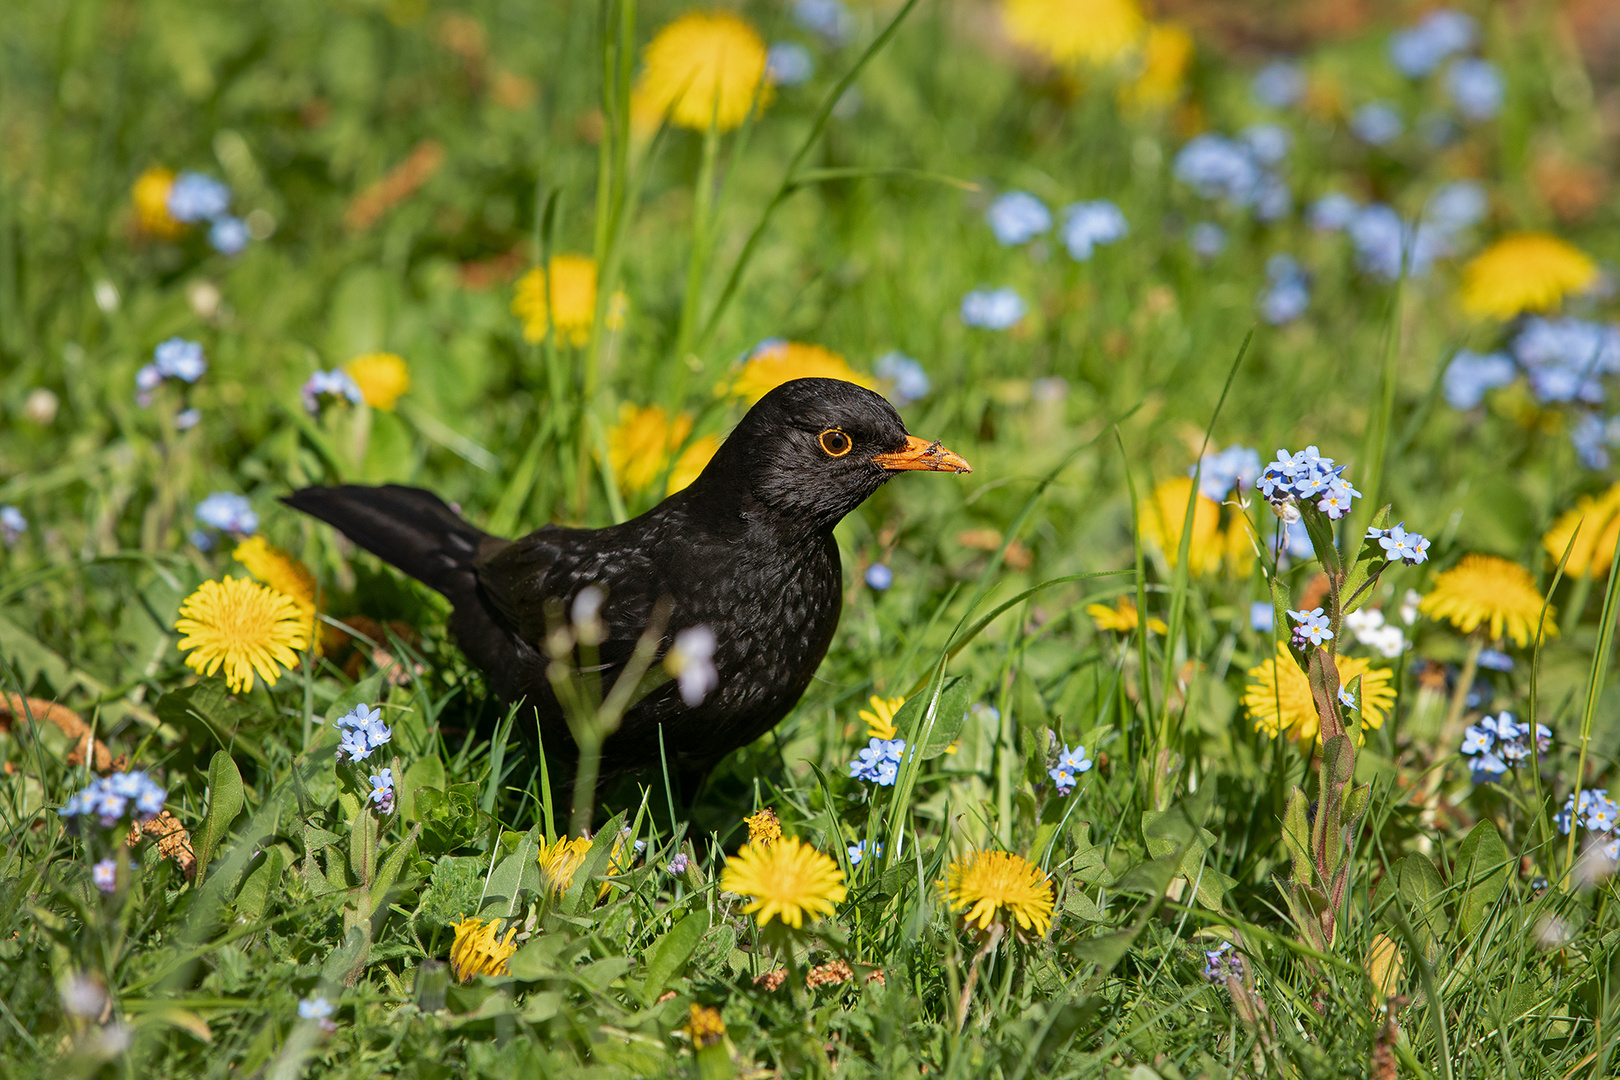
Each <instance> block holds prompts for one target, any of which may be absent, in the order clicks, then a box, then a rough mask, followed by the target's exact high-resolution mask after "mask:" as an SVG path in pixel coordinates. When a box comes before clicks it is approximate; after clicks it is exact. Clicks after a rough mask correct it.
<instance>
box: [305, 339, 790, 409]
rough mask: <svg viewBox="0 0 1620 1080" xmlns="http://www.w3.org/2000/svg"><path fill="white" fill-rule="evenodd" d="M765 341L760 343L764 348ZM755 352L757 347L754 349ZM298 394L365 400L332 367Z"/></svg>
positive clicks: (316, 404)
mask: <svg viewBox="0 0 1620 1080" xmlns="http://www.w3.org/2000/svg"><path fill="white" fill-rule="evenodd" d="M764 347H765V343H764V342H761V343H760V348H764ZM754 351H755V352H756V353H757V352H758V351H759V349H755V350H754ZM298 394H299V396H300V397H301V398H303V400H304V411H305V412H307V413H309V414H310V415H311V416H316V415H319V413H320V411H321V407H322V406H323V405H325V404H326V403H327V402H328V401H337V400H340V399H341V400H346V401H349V402H350V403H352V404H355V405H358V404H360V403H361V402H362V401H364V400H366V396H365V394H363V393H362V392H361V390H360V384H359V383H357V382H355V381H354V378H353V377H352V376H350V374H349V373H348V372H347V371H344V370H343V369H342V368H333V369H332V370H331V371H317V372H316V373H315V374H313V375H311V376H310V377H309V378H308V379H306V380H305V381H304V385H303V386H302V387H300V388H299V390H298Z"/></svg>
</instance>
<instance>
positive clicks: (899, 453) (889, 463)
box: [872, 435, 973, 473]
mask: <svg viewBox="0 0 1620 1080" xmlns="http://www.w3.org/2000/svg"><path fill="white" fill-rule="evenodd" d="M872 460H873V461H875V462H877V463H878V465H879V466H880V467H881V468H884V469H888V470H890V471H891V472H895V471H899V470H901V469H921V470H924V471H926V472H957V473H965V472H972V471H973V466H971V465H969V464H968V463H967V461H966V460H965V459H964V458H963V457H962V455H960V454H956V453H952V452H951V451H949V450H947V449H945V448H944V447H943V446H941V445H940V444H939V440H938V439H935V440H934V441H933V442H929V441H928V440H927V439H919V438H917V436H915V435H908V436H906V448H905V449H904V450H896V451H895V452H894V453H892V454H879V455H877V456H876V457H874V458H873V459H872Z"/></svg>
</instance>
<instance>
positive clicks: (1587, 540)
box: [1541, 484, 1620, 577]
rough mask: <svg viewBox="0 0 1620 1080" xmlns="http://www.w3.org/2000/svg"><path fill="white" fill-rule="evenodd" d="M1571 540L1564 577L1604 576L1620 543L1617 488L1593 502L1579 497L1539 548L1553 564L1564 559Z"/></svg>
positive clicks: (1560, 517)
mask: <svg viewBox="0 0 1620 1080" xmlns="http://www.w3.org/2000/svg"><path fill="white" fill-rule="evenodd" d="M1577 528H1579V530H1580V532H1579V533H1577V532H1576V529H1577ZM1571 536H1574V537H1575V546H1574V547H1572V548H1570V551H1569V561H1568V562H1566V563H1565V564H1564V573H1566V574H1568V575H1570V576H1571V577H1581V576H1583V575H1590V576H1592V577H1597V576H1600V575H1603V574H1607V573H1608V572H1609V565H1610V564H1611V563H1613V562H1614V545H1615V541H1616V540H1620V484H1615V485H1614V486H1613V487H1611V488H1610V489H1609V490H1608V491H1605V492H1604V493H1603V494H1602V495H1599V496H1597V497H1596V498H1593V497H1592V496H1590V495H1583V496H1581V497H1580V498H1579V499H1577V500H1576V501H1575V505H1574V506H1573V507H1572V508H1570V509H1568V510H1565V511H1564V512H1563V513H1562V514H1560V515H1559V517H1558V520H1557V521H1555V522H1553V526H1552V528H1550V529H1548V530H1547V535H1545V536H1543V537H1542V538H1541V546H1542V547H1544V548H1546V549H1547V554H1548V555H1550V556H1552V559H1553V562H1554V563H1555V564H1556V563H1557V561H1558V560H1559V559H1562V558H1563V557H1564V549H1565V548H1566V547H1569V538H1570V537H1571Z"/></svg>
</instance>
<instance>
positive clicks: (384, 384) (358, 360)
mask: <svg viewBox="0 0 1620 1080" xmlns="http://www.w3.org/2000/svg"><path fill="white" fill-rule="evenodd" d="M343 370H344V371H345V372H347V373H348V376H349V378H351V379H353V380H354V383H355V385H356V386H358V387H359V388H360V393H361V395H362V396H364V397H365V399H366V404H367V405H370V406H371V407H372V408H373V409H381V410H382V411H383V412H393V411H394V406H395V405H396V404H397V403H398V402H399V398H400V395H401V394H403V393H405V391H407V390H409V389H410V388H411V373H410V371H409V370H408V369H407V368H406V367H405V361H404V359H403V358H402V357H399V356H396V355H394V354H393V353H389V352H374V353H363V354H361V355H360V356H357V357H355V358H354V359H353V360H350V361H349V362H348V363H347V364H344V365H343Z"/></svg>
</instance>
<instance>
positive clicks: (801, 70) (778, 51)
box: [765, 41, 816, 86]
mask: <svg viewBox="0 0 1620 1080" xmlns="http://www.w3.org/2000/svg"><path fill="white" fill-rule="evenodd" d="M815 73H816V61H815V58H814V57H812V56H811V55H810V50H809V49H807V48H805V47H804V46H803V45H800V44H799V43H798V42H797V41H779V42H777V43H776V44H775V45H772V46H771V47H770V49H769V51H767V52H766V54H765V77H766V78H767V79H769V80H770V81H771V82H773V83H775V84H776V85H777V86H800V85H802V84H804V83H807V82H809V81H810V76H812V75H814V74H815Z"/></svg>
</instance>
